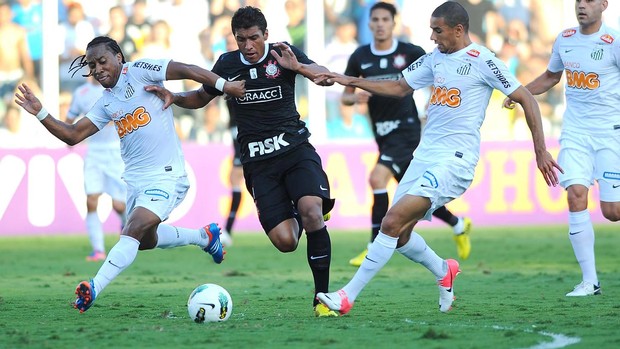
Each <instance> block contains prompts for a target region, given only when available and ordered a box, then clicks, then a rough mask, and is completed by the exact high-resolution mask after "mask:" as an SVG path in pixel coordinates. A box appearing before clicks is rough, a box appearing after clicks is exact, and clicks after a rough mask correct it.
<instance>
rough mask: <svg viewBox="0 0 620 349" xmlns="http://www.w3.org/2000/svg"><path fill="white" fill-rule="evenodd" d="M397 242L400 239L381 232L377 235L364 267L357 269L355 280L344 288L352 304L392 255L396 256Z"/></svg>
mask: <svg viewBox="0 0 620 349" xmlns="http://www.w3.org/2000/svg"><path fill="white" fill-rule="evenodd" d="M397 242H398V238H393V237H391V236H388V235H385V234H383V233H382V232H381V231H379V235H377V237H376V238H375V241H374V242H373V243H372V244H371V245H370V247H369V248H368V254H367V255H366V258H365V259H364V261H363V262H362V265H360V267H359V269H357V272H356V273H355V275H354V276H353V279H351V281H349V283H348V284H347V285H346V286H344V287H343V288H342V289H343V290H344V291H345V292H346V293H347V296H348V297H349V301H350V302H353V301H355V298H357V296H358V295H359V294H360V292H362V290H363V289H364V287H366V284H368V282H370V280H371V279H372V278H373V277H374V276H375V275H376V274H377V272H379V270H381V268H383V266H384V265H385V264H386V263H387V262H388V261H389V260H390V258H391V257H392V254H394V249H395V248H396V243H397Z"/></svg>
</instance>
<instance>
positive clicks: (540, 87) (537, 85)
mask: <svg viewBox="0 0 620 349" xmlns="http://www.w3.org/2000/svg"><path fill="white" fill-rule="evenodd" d="M560 79H562V71H559V72H557V73H552V72H550V71H548V70H546V71H545V72H544V73H542V74H541V75H539V76H538V77H537V78H536V79H534V80H532V82H530V83H529V84H527V85H526V86H525V88H527V89H528V91H530V92H531V93H532V94H533V95H535V96H537V95H540V94H543V93H545V92H547V91H549V90H550V89H551V88H552V87H553V86H555V85H557V83H558V82H560Z"/></svg>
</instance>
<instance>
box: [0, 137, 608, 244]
mask: <svg viewBox="0 0 620 349" xmlns="http://www.w3.org/2000/svg"><path fill="white" fill-rule="evenodd" d="M548 146H549V147H550V149H549V150H550V151H551V153H552V154H554V156H555V155H556V154H557V151H558V145H557V143H555V142H548ZM317 149H318V151H319V153H320V154H321V157H322V159H323V167H324V169H325V171H326V172H327V174H328V176H329V179H330V184H331V194H332V197H334V198H336V206H335V208H334V210H333V211H332V215H331V220H330V221H329V222H328V223H327V224H328V226H329V228H330V229H331V230H334V229H369V226H370V209H371V205H372V201H373V199H372V191H371V189H370V186H369V185H368V175H369V173H370V171H371V169H372V167H373V166H374V164H375V162H376V159H377V151H376V147H375V145H374V143H370V142H369V143H356V144H325V145H320V146H317ZM84 152H85V147H84V146H77V147H73V148H61V149H24V150H13V149H0V235H21V234H75V233H82V232H84V231H85V223H84V217H85V216H86V196H85V194H84V186H83V155H84ZM184 152H185V160H186V163H187V172H188V176H189V179H190V182H191V189H190V191H189V193H188V195H187V197H186V198H185V201H184V202H183V203H182V204H181V205H180V206H179V207H178V208H177V209H176V210H175V211H174V212H173V214H172V216H171V217H170V219H169V220H168V221H167V222H166V223H169V224H174V225H178V226H183V227H200V226H204V225H205V224H207V223H210V222H218V223H220V225H221V226H224V224H225V222H226V218H227V216H228V211H229V207H230V199H231V195H230V192H231V189H230V188H231V187H230V184H229V182H228V175H229V171H230V167H231V155H232V154H231V152H232V149H231V147H230V146H227V145H208V146H201V145H192V144H186V145H184ZM242 188H243V196H242V203H241V208H240V210H239V212H238V213H237V218H236V221H235V226H234V229H235V230H236V231H240V232H249V231H253V232H256V231H261V227H260V224H259V222H258V219H257V216H256V210H255V209H254V203H253V201H252V197H251V196H250V195H249V193H248V192H247V191H246V190H245V186H244V184H243V186H242ZM395 188H396V183H395V182H392V183H391V184H390V186H389V187H388V191H389V193H390V195H391V194H392V193H393V192H394V190H395ZM449 208H450V210H451V211H453V212H454V213H455V214H457V215H466V216H469V217H471V218H472V220H473V222H474V224H475V225H477V226H493V225H533V224H565V223H566V222H567V206H566V193H565V191H564V190H563V189H562V188H560V187H556V188H553V187H552V188H549V187H547V185H546V184H545V182H544V180H543V178H542V176H541V175H540V173H539V172H538V169H537V167H536V160H535V156H534V153H533V151H532V145H531V143H530V142H492V143H491V142H489V143H483V145H482V152H481V157H480V161H479V163H478V166H477V169H476V176H475V180H474V182H473V183H472V185H471V187H470V188H469V190H468V191H467V193H466V194H465V195H464V196H463V197H462V198H460V199H457V200H455V201H453V202H452V203H450V204H449ZM589 209H590V210H591V211H592V219H593V221H594V222H595V223H596V222H605V219H604V218H603V217H602V216H601V214H600V208H599V203H598V192H597V190H591V193H590V203H589ZM98 213H99V216H100V218H101V220H102V221H103V222H104V230H105V231H106V232H118V230H119V227H120V220H119V219H118V216H117V215H116V214H115V212H114V211H113V210H112V207H111V200H110V199H109V197H107V196H105V195H104V196H102V198H101V199H100V205H99V211H98ZM424 226H427V227H431V226H441V223H440V222H437V220H434V221H433V222H422V223H420V224H419V226H418V227H419V229H423V227H424Z"/></svg>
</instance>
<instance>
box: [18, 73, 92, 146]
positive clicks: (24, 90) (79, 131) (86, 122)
mask: <svg viewBox="0 0 620 349" xmlns="http://www.w3.org/2000/svg"><path fill="white" fill-rule="evenodd" d="M18 89H19V92H17V93H15V98H16V100H15V103H17V105H19V106H20V107H22V108H23V109H24V110H25V111H27V112H28V113H30V114H32V115H34V116H36V117H37V119H39V121H41V124H43V126H45V128H46V129H47V130H48V131H49V132H50V133H51V134H52V135H54V136H55V137H56V138H58V139H60V140H61V141H63V142H65V143H67V144H68V145H75V144H77V143H80V142H81V141H83V140H84V139H86V138H87V137H89V136H91V135H93V134H95V133H96V132H97V131H99V129H98V128H97V126H95V124H93V122H92V121H90V119H88V118H82V119H80V120H79V121H78V122H77V123H75V124H68V123H65V122H62V121H60V120H58V119H56V118H54V117H52V116H51V115H50V114H49V113H48V112H47V110H46V109H45V108H43V105H42V104H41V101H39V98H37V96H35V95H34V93H33V92H32V90H31V89H30V87H28V85H26V84H21V85H19V86H18Z"/></svg>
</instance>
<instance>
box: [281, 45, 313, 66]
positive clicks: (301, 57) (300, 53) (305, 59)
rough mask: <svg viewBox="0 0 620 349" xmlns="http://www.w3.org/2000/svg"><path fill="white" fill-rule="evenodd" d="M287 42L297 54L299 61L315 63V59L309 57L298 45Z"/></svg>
mask: <svg viewBox="0 0 620 349" xmlns="http://www.w3.org/2000/svg"><path fill="white" fill-rule="evenodd" d="M285 44H287V45H289V47H290V48H291V51H293V54H295V57H297V61H299V63H302V64H313V63H314V61H313V60H311V59H310V58H308V56H307V55H306V54H305V53H304V52H303V51H302V50H300V49H298V48H297V47H295V46H293V45H291V44H289V43H287V42H285Z"/></svg>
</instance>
